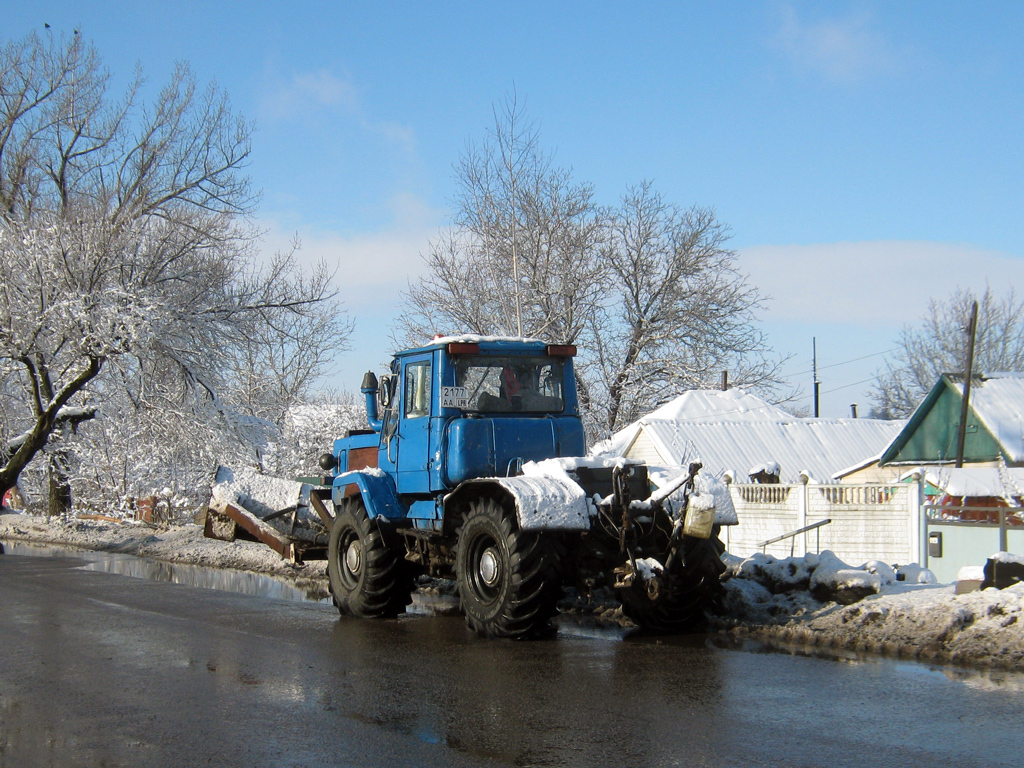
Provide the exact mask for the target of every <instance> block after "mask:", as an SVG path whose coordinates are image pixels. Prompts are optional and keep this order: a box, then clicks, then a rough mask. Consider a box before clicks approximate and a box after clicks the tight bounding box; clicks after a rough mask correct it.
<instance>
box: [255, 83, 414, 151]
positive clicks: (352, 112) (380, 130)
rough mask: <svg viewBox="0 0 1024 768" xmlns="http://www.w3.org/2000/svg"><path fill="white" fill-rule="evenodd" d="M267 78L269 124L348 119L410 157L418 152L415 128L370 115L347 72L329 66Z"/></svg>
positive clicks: (264, 99) (263, 112)
mask: <svg viewBox="0 0 1024 768" xmlns="http://www.w3.org/2000/svg"><path fill="white" fill-rule="evenodd" d="M264 80H265V82H264V88H263V93H262V95H261V97H260V102H259V115H260V118H261V119H262V120H264V121H266V122H267V123H282V122H287V123H291V124H303V123H309V122H317V121H320V120H322V119H324V118H329V119H332V120H337V119H346V120H350V121H352V122H353V123H354V124H356V125H358V126H359V128H360V129H361V130H362V131H364V132H365V133H367V134H369V135H372V136H377V137H379V138H381V139H383V140H384V141H385V142H387V143H388V144H389V145H392V146H396V147H398V148H400V149H401V150H402V151H403V152H405V153H406V154H408V155H409V156H414V155H415V149H416V134H415V131H414V130H413V129H412V128H411V127H409V126H407V125H403V124H401V123H398V122H395V121H393V120H381V119H377V118H375V117H373V116H371V115H369V114H367V111H366V109H365V107H364V105H363V102H362V100H361V99H360V96H359V89H358V87H357V84H356V83H355V82H353V80H352V79H351V78H350V77H349V76H347V75H343V76H339V75H337V74H335V73H333V72H330V71H328V70H326V69H319V70H317V71H315V72H293V73H291V74H290V75H289V76H284V75H281V74H280V73H279V72H275V71H268V72H267V73H266V75H265V78H264Z"/></svg>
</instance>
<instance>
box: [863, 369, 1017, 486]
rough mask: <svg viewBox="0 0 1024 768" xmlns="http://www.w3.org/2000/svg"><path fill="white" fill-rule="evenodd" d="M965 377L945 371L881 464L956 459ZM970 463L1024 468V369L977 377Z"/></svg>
mask: <svg viewBox="0 0 1024 768" xmlns="http://www.w3.org/2000/svg"><path fill="white" fill-rule="evenodd" d="M963 396H964V377H963V376H962V375H957V374H952V373H944V374H942V376H940V377H939V380H938V381H937V382H936V383H935V386H934V387H932V389H931V391H930V392H929V393H928V395H927V396H926V397H925V399H924V400H923V401H922V402H921V404H920V405H919V406H918V407H917V409H916V410H915V411H914V412H913V414H911V416H910V419H909V420H908V421H907V422H906V426H905V427H904V428H903V429H902V430H901V431H900V433H899V434H898V435H897V436H896V438H895V439H894V440H893V441H892V443H890V444H889V445H888V446H887V447H886V449H885V450H884V451H883V452H882V455H881V457H880V459H879V465H880V466H882V467H885V466H895V467H900V466H902V467H906V466H918V465H935V464H949V465H952V464H953V463H954V462H955V461H956V456H957V444H958V442H959V436H960V413H961V405H962V403H963ZM963 463H964V464H972V465H988V466H997V465H999V464H1000V463H1005V464H1006V466H1009V467H1024V373H993V374H988V375H976V376H974V377H973V378H972V379H971V389H970V397H969V401H968V410H967V420H966V426H965V429H964V459H963Z"/></svg>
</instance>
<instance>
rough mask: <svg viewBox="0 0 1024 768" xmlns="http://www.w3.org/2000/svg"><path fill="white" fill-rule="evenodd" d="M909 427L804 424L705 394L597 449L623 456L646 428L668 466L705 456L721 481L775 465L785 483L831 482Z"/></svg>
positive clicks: (760, 405) (751, 402)
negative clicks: (803, 480) (804, 480)
mask: <svg viewBox="0 0 1024 768" xmlns="http://www.w3.org/2000/svg"><path fill="white" fill-rule="evenodd" d="M705 407H706V408H707V409H708V410H706V411H702V408H705ZM904 423H905V422H903V421H881V420H878V419H802V418H799V417H797V416H793V415H792V414H789V413H787V412H786V411H783V410H782V409H781V408H778V407H777V406H773V405H771V404H769V403H767V402H765V401H764V400H761V399H760V398H758V397H756V396H754V395H750V394H746V393H744V392H742V391H741V390H729V391H726V392H715V391H706V390H704V391H694V392H687V393H686V394H685V395H682V396H680V397H679V398H676V400H673V401H672V402H671V403H669V404H668V405H665V406H662V407H661V408H659V409H658V410H656V411H654V412H653V413H651V414H649V415H647V416H645V417H643V418H642V419H640V420H639V421H637V422H635V423H634V424H631V425H630V426H628V427H626V428H625V429H623V430H622V431H620V432H618V433H616V434H615V435H614V436H613V437H612V438H611V439H610V440H608V441H606V442H605V443H603V444H601V445H599V446H595V451H599V452H601V453H604V454H606V455H609V454H615V453H619V454H623V453H625V452H627V451H628V450H629V448H630V446H631V445H632V444H633V442H634V440H635V439H636V438H637V436H638V435H639V433H640V431H641V430H643V431H644V432H645V434H646V435H647V436H648V437H649V438H650V439H651V440H652V441H653V442H654V444H655V445H656V447H657V448H658V451H659V453H660V454H661V455H662V457H663V458H664V459H665V460H666V461H674V462H677V463H679V464H683V465H685V464H686V463H688V462H690V461H695V460H697V459H698V458H699V459H700V461H701V462H702V463H703V464H704V467H705V471H707V472H710V473H711V474H713V475H715V476H721V475H722V473H723V472H726V471H731V472H732V473H733V474H734V475H735V476H736V477H737V479H741V480H745V479H746V475H747V472H746V470H747V469H748V468H750V467H757V466H763V465H765V464H767V463H775V464H778V465H779V467H780V469H781V477H780V479H781V480H782V482H797V481H798V480H799V476H800V474H801V473H803V472H805V473H806V474H808V475H809V476H810V477H811V478H813V479H814V480H817V481H820V482H827V481H828V480H830V479H831V478H832V477H834V476H835V475H836V474H837V473H838V472H839V471H840V470H843V469H845V468H847V467H850V466H852V465H854V464H857V463H860V462H862V461H864V460H865V458H866V457H871V456H878V455H879V453H880V452H881V450H882V449H883V448H884V447H885V446H886V445H888V444H889V443H890V442H891V441H892V440H893V438H894V437H895V436H896V435H897V434H898V433H899V431H900V430H901V429H902V427H903V425H904Z"/></svg>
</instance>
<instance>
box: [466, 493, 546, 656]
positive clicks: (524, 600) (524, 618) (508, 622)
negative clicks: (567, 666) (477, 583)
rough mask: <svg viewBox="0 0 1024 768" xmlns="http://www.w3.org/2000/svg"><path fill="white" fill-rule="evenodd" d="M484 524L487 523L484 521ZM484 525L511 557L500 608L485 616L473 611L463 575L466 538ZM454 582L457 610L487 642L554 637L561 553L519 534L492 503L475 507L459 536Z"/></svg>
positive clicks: (542, 539)
mask: <svg viewBox="0 0 1024 768" xmlns="http://www.w3.org/2000/svg"><path fill="white" fill-rule="evenodd" d="M481 521H486V522H481ZM481 525H484V526H485V527H487V526H491V531H492V532H493V535H494V538H495V539H496V540H500V542H502V543H503V545H504V549H505V551H506V552H507V554H508V578H507V579H506V582H505V584H504V585H503V588H502V594H501V596H500V598H499V602H500V605H498V606H496V608H495V610H493V611H490V612H488V615H483V613H482V612H479V611H477V610H475V606H476V601H475V600H474V599H473V596H472V595H471V594H469V591H470V590H471V589H472V587H471V586H470V584H469V579H468V578H467V577H466V575H465V573H464V572H463V570H464V569H465V568H466V567H467V564H466V557H467V556H466V554H465V553H464V551H463V550H464V548H465V547H466V546H468V542H467V541H466V539H465V536H464V534H465V533H466V532H467V531H469V532H470V534H471V535H472V532H473V531H474V529H475V528H477V527H479V526H481ZM456 537H457V541H458V544H457V550H458V553H459V554H458V555H457V557H456V581H457V583H458V588H459V606H460V608H461V610H462V612H463V614H464V615H465V617H466V624H467V625H468V626H469V627H470V629H472V630H473V631H475V632H476V633H478V634H480V635H483V636H484V637H492V638H511V639H534V638H539V637H546V636H548V635H550V634H551V632H552V627H551V618H552V617H553V616H554V615H555V614H557V613H558V608H557V602H558V600H559V598H560V596H561V591H562V590H561V581H560V577H559V574H558V570H557V567H556V566H557V556H556V555H557V548H556V547H555V546H554V542H553V540H552V539H551V537H550V536H549V535H545V534H544V533H537V532H524V531H520V530H518V528H517V526H516V524H515V521H514V517H513V515H512V514H511V513H510V512H507V511H505V510H503V509H502V508H501V507H500V505H499V504H498V503H497V502H495V501H492V500H489V499H483V500H480V501H477V502H475V503H473V504H472V505H471V507H470V510H469V512H468V513H467V514H466V516H465V517H464V518H463V520H462V524H461V525H460V526H459V528H458V529H457V531H456Z"/></svg>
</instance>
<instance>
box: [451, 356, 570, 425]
mask: <svg viewBox="0 0 1024 768" xmlns="http://www.w3.org/2000/svg"><path fill="white" fill-rule="evenodd" d="M562 366H563V361H562V360H559V359H557V358H550V357H463V358H459V359H458V360H457V361H456V363H455V384H456V386H455V387H454V389H453V391H452V392H450V393H447V394H448V395H450V397H444V398H443V400H444V402H442V404H441V405H442V407H453V408H461V409H462V410H464V411H478V412H481V413H502V412H518V413H561V412H562V409H563V407H564V405H565V402H564V400H563V399H562ZM445 389H450V388H445Z"/></svg>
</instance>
